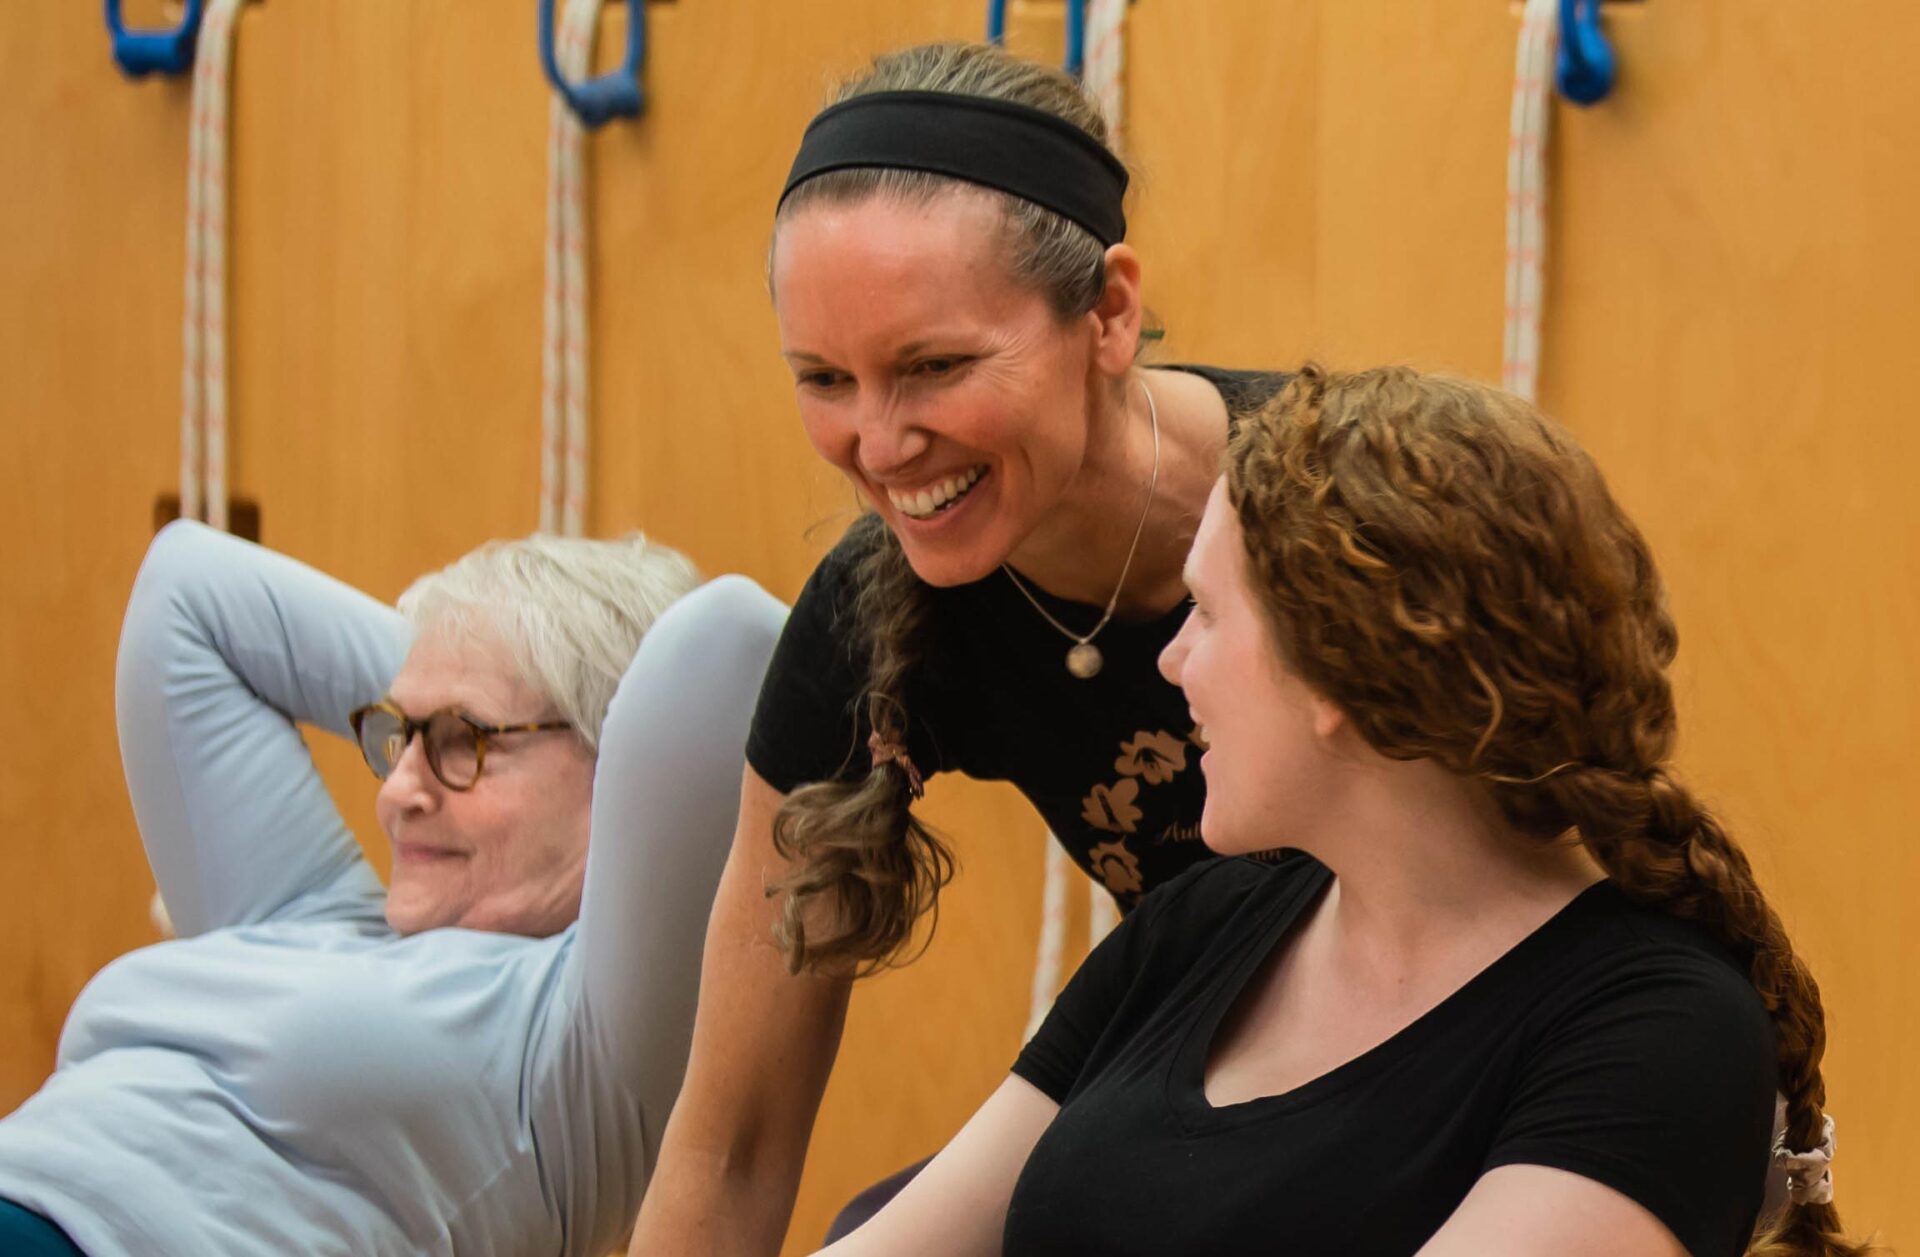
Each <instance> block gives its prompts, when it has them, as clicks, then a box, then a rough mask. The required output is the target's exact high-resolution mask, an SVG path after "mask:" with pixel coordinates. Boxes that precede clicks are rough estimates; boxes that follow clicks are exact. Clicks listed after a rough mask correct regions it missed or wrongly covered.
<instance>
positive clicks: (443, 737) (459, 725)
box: [347, 699, 573, 790]
mask: <svg viewBox="0 0 1920 1257" xmlns="http://www.w3.org/2000/svg"><path fill="white" fill-rule="evenodd" d="M347 720H348V721H349V722H350V723H351V724H352V725H353V736H354V738H355V739H356V740H357V741H358V742H359V743H360V754H361V755H363V756H365V757H366V761H367V767H368V768H371V769H372V770H373V775H374V776H376V777H378V778H379V779H380V780H382V781H385V780H386V779H387V778H388V777H389V776H391V775H392V773H393V770H394V768H395V767H396V766H397V765H398V764H399V763H400V757H401V756H402V755H404V754H406V752H407V744H408V743H410V742H412V741H413V735H414V734H416V733H417V734H419V735H420V745H421V746H422V747H423V748H424V749H425V751H426V755H427V767H428V768H430V769H432V770H433V775H434V776H435V777H436V778H438V779H439V781H440V784H441V785H443V786H445V787H446V788H447V789H449V790H471V789H473V784H474V782H476V781H478V780H480V770H481V768H482V767H484V766H485V765H486V762H487V739H488V738H497V737H500V736H501V735H502V734H508V733H548V732H551V731H554V730H557V729H571V728H572V727H573V726H572V725H571V724H569V723H568V722H566V721H564V720H545V721H541V722H539V723H537V724H519V725H489V724H482V723H480V722H479V721H478V720H475V719H474V718H473V717H472V716H469V715H467V714H466V713H465V712H463V711H460V710H459V709H457V708H453V707H442V708H441V709H440V710H439V711H436V712H434V713H433V714H431V715H429V716H427V717H426V718H424V719H422V720H415V719H414V718H413V717H411V716H409V715H407V713H406V712H404V711H401V710H400V708H399V707H398V706H396V705H395V704H394V703H393V702H392V701H391V700H388V699H383V700H381V701H380V702H377V703H369V704H367V705H366V706H365V707H359V708H355V709H354V711H353V712H352V714H350V715H349V716H348V717H347Z"/></svg>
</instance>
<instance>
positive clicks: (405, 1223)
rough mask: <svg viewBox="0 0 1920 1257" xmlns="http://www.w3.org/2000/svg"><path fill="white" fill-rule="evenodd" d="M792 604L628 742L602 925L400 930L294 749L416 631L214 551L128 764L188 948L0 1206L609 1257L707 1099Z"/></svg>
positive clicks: (602, 806)
mask: <svg viewBox="0 0 1920 1257" xmlns="http://www.w3.org/2000/svg"><path fill="white" fill-rule="evenodd" d="M784 614H785V612H784V608H783V607H781V605H780V604H779V603H778V602H777V601H775V600H774V599H773V598H771V597H769V596H768V595H767V594H765V593H763V592H762V591H761V590H760V589H759V588H758V587H756V586H754V585H753V584H752V583H751V582H749V581H746V580H744V579H742V578H738V577H727V578H722V579H720V580H718V581H714V582H712V583H710V584H708V585H706V586H703V587H702V588H701V589H699V590H697V591H695V592H694V593H692V594H689V595H688V596H687V597H685V598H684V599H682V600H681V601H679V602H678V603H676V604H674V606H673V607H671V608H670V609H669V610H668V611H667V613H666V614H665V615H664V616H663V617H661V619H660V620H659V622H658V623H657V624H656V625H655V626H654V628H653V629H652V630H651V631H650V632H649V633H648V634H647V635H646V637H645V639H644V641H643V642H642V645H641V648H640V651H639V653H638V655H637V657H636V658H635V660H634V662H633V665H632V667H631V668H630V669H629V671H628V672H627V674H626V677H625V678H624V680H623V681H622V682H621V686H620V689H619V692H618V694H617V696H616V697H615V699H614V702H613V705H612V709H611V711H610V712H609V714H608V717H607V721H606V724H605V728H604V730H603V733H602V738H601V746H600V754H599V762H598V767H597V771H596V775H595V782H594V797H593V817H592V838H591V841H590V843H589V847H588V858H587V872H586V887H585V893H584V898H583V902H582V907H581V913H580V919H579V921H578V922H576V923H575V924H574V925H572V926H570V927H569V928H567V929H566V930H564V931H562V932H561V933H559V934H557V935H554V936H552V937H550V938H526V937H520V936H517V935H509V934H498V933H486V932H480V931H473V930H464V929H437V930H429V931H425V932H423V933H419V934H415V935H412V936H408V937H401V936H399V935H397V934H395V933H394V932H393V931H392V930H391V929H389V928H388V926H387V924H386V922H385V920H384V919H383V916H382V901H383V894H384V892H383V890H382V888H381V885H380V883H379V881H378V879H377V878H376V877H375V875H374V873H373V871H372V870H371V869H370V868H369V867H368V866H367V864H366V862H365V861H364V860H363V859H362V857H361V854H360V851H359V848H358V846H357V844H356V843H355V842H354V839H353V836H352V835H351V834H350V833H349V832H348V830H347V828H346V826H345V824H344V823H343V822H342V820H341V818H340V816H339V814H338V812H337V811H336V810H335V808H334V806H333V803H332V801H331V799H330V798H329V796H328V794H327V792H326V790H325V788H324V787H323V785H322V783H321V781H320V778H319V775H318V774H317V773H316V772H315V770H314V767H313V763H312V760H311V759H310V758H309V755H308V752H307V748H306V746H305V744H304V743H303V742H302V740H301V734H300V732H299V730H298V729H297V728H296V723H303V724H310V725H314V726H317V727H319V728H322V729H326V730H329V731H331V732H333V733H337V734H342V735H343V736H344V735H345V734H346V716H347V713H348V712H349V711H350V710H351V709H353V708H354V707H356V706H358V705H360V704H361V703H365V702H368V701H371V700H373V699H376V698H378V697H379V696H380V695H381V694H382V693H383V692H384V691H385V689H386V686H387V683H388V681H389V680H390V679H391V678H392V676H393V675H394V673H395V672H396V671H397V670H398V668H399V665H400V662H401V660H402V658H403V656H404V654H405V651H406V648H407V643H408V640H409V635H408V629H407V627H406V625H405V623H404V622H403V621H402V620H401V619H400V617H399V616H398V615H397V614H396V613H395V612H394V611H393V610H392V609H391V608H390V607H387V606H384V605H382V604H380V603H377V602H375V601H373V600H372V599H370V598H367V597H366V596H364V595H362V594H359V593H357V592H355V591H353V590H351V589H349V588H347V587H346V586H344V585H342V584H340V583H338V582H336V581H333V580H330V579H329V578H327V577H325V576H322V575H321V574H319V573H318V572H315V571H313V570H312V569H311V568H308V567H305V566H303V565H301V564H299V563H296V562H294V561H293V560H291V559H288V558H285V557H283V556H280V555H276V554H274V553H272V552H270V551H267V550H263V549H261V548H260V547H257V546H253V545H249V544H247V543H245V542H241V541H237V540H235V539H233V538H230V537H227V536H224V535H221V534H219V533H216V532H213V531H211V530H209V529H205V528H201V527H198V526H192V525H174V526H172V527H169V528H168V529H167V530H166V531H165V532H163V533H162V534H161V535H160V537H159V538H157V539H156V540H155V542H154V545H153V548H152V550H151V551H150V552H149V554H148V557H147V560H146V563H145V564H144V565H143V567H142V568H141V571H140V575H139V578H138V580H137V581H136V582H135V586H134V591H133V596H132V599H131V602H130V604H129V606H128V609H127V617H126V623H125V626H124V628H123V631H122V637H121V647H120V660H119V680H118V704H119V726H120V739H121V752H122V758H123V760H124V762H125V767H126V773H127V785H128V789H129V790H130V791H131V793H132V797H133V804H134V812H135V815H136V817H137V819H138V821H139V825H140V833H141V838H142V840H143V841H144V842H145V844H146V849H147V857H148V860H149V861H150V863H151V864H152V866H153V871H154V874H155V876H156V878H157V879H158V881H159V885H160V889H161V892H162V894H163V895H164V897H165V900H166V903H167V906H168V908H169V910H170V911H171V913H172V916H173V920H174V924H175V927H176V929H177V930H178V932H179V934H180V937H179V939H177V940H176V941H172V942H166V943H161V944H158V945H156V946H153V947H147V948H143V949H141V950H139V951H136V952H133V953H131V954H129V955H126V956H123V957H121V958H120V959H118V960H116V961H114V962H113V963H112V964H110V965H108V966H107V967H106V968H105V969H103V970H101V972H100V973H99V975H98V976H96V977H95V978H94V980H93V981H92V982H91V983H90V984H89V985H88V986H87V988H86V989H85V990H84V991H82V992H81V994H80V997H79V999H78V1000H76V1001H75V1003H74V1006H73V1010H72V1012H71V1014H70V1016H69V1017H68V1020H67V1024H66V1028H65V1031H64V1033H63V1034H62V1036H61V1041H60V1050H59V1057H58V1064H57V1067H56V1069H55V1072H54V1073H53V1075H52V1077H51V1078H49V1079H48V1080H47V1083H46V1085H45V1086H44V1087H42V1088H41V1090H40V1091H39V1092H38V1093H37V1094H35V1095H34V1096H33V1097H32V1098H31V1099H29V1100H28V1101H27V1102H26V1103H25V1104H23V1105H22V1106H21V1107H20V1108H19V1109H18V1110H17V1111H15V1112H14V1113H13V1114H12V1115H11V1116H8V1117H7V1118H5V1119H4V1120H0V1198H4V1199H8V1200H12V1201H15V1202H17V1203H19V1204H21V1205H24V1206H26V1207H27V1208H29V1209H33V1210H35V1211H37V1212H39V1213H41V1214H43V1215H45V1216H47V1217H48V1218H51V1219H52V1220H53V1221H54V1222H56V1223H57V1224H58V1225H59V1226H60V1227H62V1228H63V1229H64V1230H65V1231H66V1232H67V1233H68V1234H69V1235H70V1236H72V1237H73V1240H74V1242H75V1243H76V1244H78V1245H79V1247H80V1248H81V1249H82V1250H83V1251H84V1252H86V1253H87V1254H88V1255H89V1257H119V1255H121V1254H126V1255H129V1257H134V1255H137V1257H228V1255H232V1257H238V1255H240V1254H248V1255H256V1254H274V1255H275V1257H283V1255H286V1254H296V1253H297V1254H315V1255H318V1254H352V1255H353V1257H374V1255H385V1254H393V1255H395V1257H399V1255H401V1254H405V1255H406V1257H414V1255H416V1254H451V1253H458V1254H461V1255H462V1257H470V1255H478V1254H525V1255H531V1254H579V1255H581V1257H587V1255H589V1254H596V1255H597V1254H601V1253H605V1252H606V1251H607V1250H608V1249H609V1248H610V1247H611V1246H612V1245H613V1244H614V1243H616V1242H617V1241H618V1240H619V1237H620V1236H621V1235H622V1233H623V1232H624V1230H625V1228H626V1227H627V1226H628V1225H630V1224H631V1222H632V1219H633V1215H634V1213H635V1211H636V1210H637V1208H638V1207H639V1202H640V1196H641V1193H642V1191H643V1190H644V1186H645V1183H646V1179H647V1175H648V1171H649V1170H650V1169H651V1166H652V1163H653V1158H654V1154H655V1152H656V1150H657V1148H658V1146H659V1140H660V1135H661V1131H662V1128H663V1126H664V1124H665V1122H666V1117H667V1113H668V1110H669V1108H670V1107H671V1105H672V1102H673V1098H674V1095H675V1093H676V1092H677V1091H678V1089H679V1085H680V1080H681V1076H682V1074H683V1072H684V1069H685V1065H686V1058H687V1053H688V1048H689V1043H690V1040H691V1034H692V1025H693V1012H694V1006H695V1002H696V997H697V992H698V982H699V962H700V948H701V942H702V937H703V934H704V931H705V925H706V918H707V912H708V908H709V906H710V904H711V901H712V897H713V892H714V889H715V887H716V885H717V883H718V880H719V874H720V869H721V866H722V864H723V863H724V862H725V858H726V853H727V849H728V845H729V841H730V838H731V835H732V831H733V824H734V818H735V812H736V809H737V806H738V798H739V785H740V778H741V769H742V763H743V748H744V746H745V742H746V730H747V722H748V719H749V716H750V714H751V712H752V710H753V703H754V700H755V696H756V693H757V690H758V686H759V680H760V677H761V674H762V672H763V671H764V669H765V665H766V661H767V658H768V656H769V655H770V654H771V652H772V649H773V644H774V641H775V639H776V638H777V636H778V634H779V630H780V626H781V623H782V621H783V618H784Z"/></svg>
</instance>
